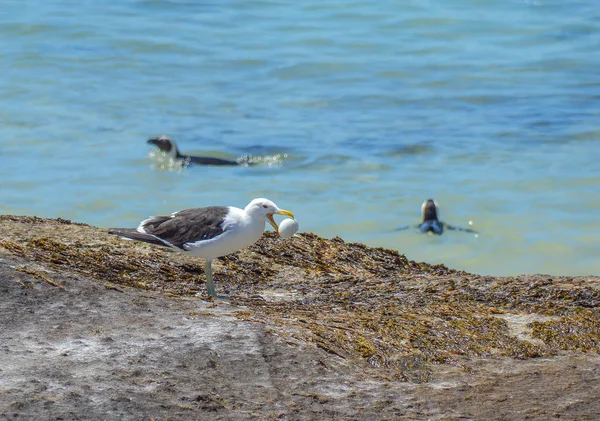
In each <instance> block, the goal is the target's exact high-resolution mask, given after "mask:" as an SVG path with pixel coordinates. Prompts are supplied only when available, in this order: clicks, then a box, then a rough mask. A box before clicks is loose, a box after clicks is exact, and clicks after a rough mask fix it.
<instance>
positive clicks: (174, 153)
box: [147, 135, 239, 166]
mask: <svg viewBox="0 0 600 421" xmlns="http://www.w3.org/2000/svg"><path fill="white" fill-rule="evenodd" d="M147 143H149V144H150V145H155V146H157V147H158V149H160V151H161V152H164V153H165V155H167V156H168V157H169V158H171V159H172V160H174V161H180V162H181V163H182V164H184V165H186V166H187V165H190V164H193V165H221V166H223V165H239V163H238V162H237V161H231V160H228V159H222V158H215V157H211V156H193V155H182V154H181V153H180V152H179V149H178V148H177V144H176V143H175V141H174V140H173V139H171V138H170V137H168V136H165V135H162V136H159V137H157V138H154V139H148V142H147Z"/></svg>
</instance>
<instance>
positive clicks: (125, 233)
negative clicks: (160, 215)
mask: <svg viewBox="0 0 600 421" xmlns="http://www.w3.org/2000/svg"><path fill="white" fill-rule="evenodd" d="M108 233H109V234H113V235H118V236H120V237H121V238H124V239H126V240H136V241H143V242H144V243H150V244H156V245H159V246H164V247H169V246H168V245H167V244H165V243H164V242H163V241H161V240H160V239H158V238H156V237H155V236H153V235H150V234H144V233H142V232H139V231H138V230H137V229H136V228H109V229H108Z"/></svg>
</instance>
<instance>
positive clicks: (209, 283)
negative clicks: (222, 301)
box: [204, 259, 217, 298]
mask: <svg viewBox="0 0 600 421" xmlns="http://www.w3.org/2000/svg"><path fill="white" fill-rule="evenodd" d="M204 273H205V274H206V289H207V290H208V295H210V296H212V297H215V298H216V297H217V292H216V291H215V284H214V283H213V276H212V259H206V265H205V266H204Z"/></svg>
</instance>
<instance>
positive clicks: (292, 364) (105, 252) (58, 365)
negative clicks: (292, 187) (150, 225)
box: [0, 215, 600, 421]
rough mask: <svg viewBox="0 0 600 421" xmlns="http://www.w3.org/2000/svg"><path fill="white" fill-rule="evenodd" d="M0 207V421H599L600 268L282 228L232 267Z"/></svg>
mask: <svg viewBox="0 0 600 421" xmlns="http://www.w3.org/2000/svg"><path fill="white" fill-rule="evenodd" d="M213 270H214V273H215V283H216V288H217V291H218V292H219V293H220V294H226V295H228V296H230V297H231V300H228V301H225V300H223V301H221V300H218V301H216V302H215V301H213V300H211V299H209V297H208V295H207V294H206V288H205V285H204V275H203V261H202V260H201V259H191V258H188V257H186V256H182V255H180V254H177V253H173V252H170V251H169V250H166V249H162V248H159V247H153V246H150V245H145V244H140V243H136V242H130V241H123V240H121V239H119V238H117V237H114V236H110V235H108V234H107V232H106V230H104V229H101V228H96V227H92V226H88V225H85V224H78V223H74V222H71V221H66V220H61V219H56V220H55V219H42V218H37V217H27V216H21V217H19V216H10V215H4V216H0V320H1V321H2V323H1V325H0V419H6V420H14V419H16V420H21V419H23V420H25V419H32V420H33V419H34V420H81V419H86V420H116V419H135V420H157V421H158V420H195V419H198V420H199V419H202V420H211V419H215V420H216V419H223V420H246V419H257V420H269V419H278V420H312V419H314V420H329V419H356V420H359V419H360V420H369V419H373V420H388V419H389V420H413V419H414V420H419V419H429V420H459V419H460V420H500V419H505V420H521V419H523V420H524V419H528V420H538V419H539V420H548V419H561V420H597V419H600V308H599V306H600V278H598V277H591V276H590V277H558V276H548V275H527V276H520V277H490V276H481V275H475V274H470V273H465V272H461V271H455V270H452V269H449V268H446V267H445V266H442V265H429V264H426V263H417V262H414V261H409V260H408V259H406V257H405V256H404V255H402V254H399V253H398V252H396V251H392V250H386V249H381V248H369V247H366V246H364V245H362V244H358V243H346V242H344V241H343V240H342V239H340V238H333V239H331V240H327V239H323V238H320V237H318V236H316V235H314V234H309V233H302V234H298V235H296V236H294V237H293V238H291V239H288V240H284V239H281V238H279V237H278V236H277V235H276V234H274V233H265V235H264V236H263V238H262V239H261V240H260V241H259V242H258V243H257V244H255V245H254V246H252V247H250V248H248V249H246V250H243V251H241V252H239V253H236V254H234V255H231V256H227V257H224V258H220V259H217V260H216V261H215V262H214V264H213Z"/></svg>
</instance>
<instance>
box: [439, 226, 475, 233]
mask: <svg viewBox="0 0 600 421" xmlns="http://www.w3.org/2000/svg"><path fill="white" fill-rule="evenodd" d="M444 225H445V226H446V228H448V229H449V230H452V231H463V232H470V233H473V234H479V233H478V232H477V231H475V230H472V229H470V228H461V227H455V226H453V225H448V224H444Z"/></svg>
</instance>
